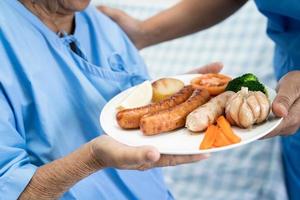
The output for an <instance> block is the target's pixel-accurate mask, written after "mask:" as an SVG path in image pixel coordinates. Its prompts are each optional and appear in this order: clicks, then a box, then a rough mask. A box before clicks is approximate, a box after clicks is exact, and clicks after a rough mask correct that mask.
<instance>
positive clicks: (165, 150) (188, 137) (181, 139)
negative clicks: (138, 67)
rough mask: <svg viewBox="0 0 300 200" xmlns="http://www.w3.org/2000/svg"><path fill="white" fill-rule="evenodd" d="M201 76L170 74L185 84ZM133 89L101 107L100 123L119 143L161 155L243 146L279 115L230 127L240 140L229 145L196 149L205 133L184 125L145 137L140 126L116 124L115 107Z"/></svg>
mask: <svg viewBox="0 0 300 200" xmlns="http://www.w3.org/2000/svg"><path fill="white" fill-rule="evenodd" d="M197 76H200V75H199V74H186V75H178V76H172V78H176V79H179V80H181V81H183V82H184V83H185V84H186V85H187V84H189V83H190V80H191V79H192V78H194V77H197ZM132 89H133V88H129V89H127V90H125V91H123V92H121V93H120V94H118V95H117V96H115V97H114V98H113V99H111V100H110V101H109V102H108V103H107V104H106V105H105V106H104V108H103V110H102V112H101V115H100V124H101V126H102V128H103V130H104V131H105V133H106V134H107V135H109V136H111V137H112V138H114V139H115V140H117V141H119V142H120V143H123V144H126V145H129V146H141V145H152V146H154V147H156V148H157V149H158V151H159V152H160V153H162V154H174V155H175V154H176V155H187V154H201V153H211V152H217V151H223V150H227V149H232V148H235V147H239V146H242V145H245V144H247V143H250V142H253V141H255V140H257V139H259V138H261V137H263V136H265V135H266V134H268V133H269V132H270V131H272V130H273V129H274V128H276V127H277V126H278V125H279V124H280V122H281V121H282V118H275V117H274V115H273V114H272V113H271V114H270V116H269V118H268V120H267V121H266V122H264V123H263V124H260V125H256V126H253V127H252V128H251V129H240V128H237V127H233V130H234V132H235V134H237V135H238V136H239V137H241V139H242V141H241V142H240V143H237V144H232V145H228V146H224V147H218V148H211V149H207V150H199V145H200V143H201V141H202V139H203V136H204V134H203V133H200V134H191V132H190V131H188V130H187V129H186V128H181V129H178V130H175V131H172V132H168V133H163V134H159V135H155V136H144V135H143V134H142V132H141V131H140V130H139V129H136V130H124V129H122V128H120V127H119V125H118V123H117V121H116V117H115V116H116V107H117V106H118V105H119V104H120V102H121V101H122V100H123V99H124V97H126V95H128V94H127V93H128V92H130V90H132ZM267 90H268V93H269V98H270V100H271V101H273V99H274V98H275V96H276V92H275V91H274V90H273V89H271V88H267Z"/></svg>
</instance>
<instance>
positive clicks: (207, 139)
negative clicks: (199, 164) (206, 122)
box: [199, 125, 218, 149]
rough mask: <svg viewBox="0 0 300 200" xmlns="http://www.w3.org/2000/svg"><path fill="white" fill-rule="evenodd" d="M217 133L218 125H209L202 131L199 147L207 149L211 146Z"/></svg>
mask: <svg viewBox="0 0 300 200" xmlns="http://www.w3.org/2000/svg"><path fill="white" fill-rule="evenodd" d="M217 134H218V127H216V126H215V125H210V126H209V127H208V128H207V130H206V131H205V133H204V138H203V140H202V142H201V144H200V147H199V149H209V148H211V147H212V146H213V144H214V142H215V140H216V137H217Z"/></svg>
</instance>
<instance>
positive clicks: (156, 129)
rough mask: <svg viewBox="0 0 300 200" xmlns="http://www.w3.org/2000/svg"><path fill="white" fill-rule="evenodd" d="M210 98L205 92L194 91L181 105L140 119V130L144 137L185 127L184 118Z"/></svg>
mask: <svg viewBox="0 0 300 200" xmlns="http://www.w3.org/2000/svg"><path fill="white" fill-rule="evenodd" d="M209 98H210V95H209V93H208V92H207V90H201V89H196V90H195V91H194V92H193V94H192V96H191V97H190V98H189V99H188V100H187V101H185V102H184V103H182V104H179V105H177V106H175V107H172V108H169V109H167V110H163V111H160V112H157V113H154V114H148V115H145V116H143V117H142V119H141V121H140V129H141V131H142V132H143V133H144V135H156V134H159V133H163V132H167V131H172V130H175V129H178V128H181V127H183V126H184V125H185V119H186V116H187V115H188V114H189V113H190V112H192V111H193V110H194V109H196V108H197V107H199V106H200V105H202V104H204V103H206V102H207V101H208V100H209Z"/></svg>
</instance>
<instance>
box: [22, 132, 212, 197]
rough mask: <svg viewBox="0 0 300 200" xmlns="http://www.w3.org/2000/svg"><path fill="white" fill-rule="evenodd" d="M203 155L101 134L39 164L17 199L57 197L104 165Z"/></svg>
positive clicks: (153, 163) (138, 165)
mask: <svg viewBox="0 0 300 200" xmlns="http://www.w3.org/2000/svg"><path fill="white" fill-rule="evenodd" d="M204 158H206V156H205V155H191V156H189V155H187V156H174V155H160V153H159V152H158V151H157V150H156V149H155V148H154V147H150V146H143V147H129V146H126V145H123V144H120V143H118V142H116V141H115V140H113V139H112V138H110V137H109V136H105V135H104V136H101V137H98V138H96V139H94V140H92V141H91V142H89V143H87V144H85V145H84V146H82V147H81V148H79V149H78V150H76V151H74V152H73V153H71V154H69V155H68V156H65V157H63V158H61V159H58V160H55V161H53V162H51V163H49V164H46V165H44V166H42V167H40V168H38V169H37V171H36V172H35V174H34V175H33V177H32V179H31V181H30V182H29V184H28V185H27V187H26V188H25V190H24V191H23V193H22V194H21V195H20V197H19V199H22V200H23V199H57V198H59V197H60V196H61V195H62V194H63V193H64V192H65V191H67V190H68V189H69V188H70V187H71V186H73V185H74V184H75V183H77V182H78V181H80V180H81V179H83V178H85V177H87V176H89V175H90V174H92V173H94V172H96V171H98V170H101V169H103V168H107V167H113V168H119V169H137V170H145V169H149V168H153V167H163V166H173V165H179V164H183V163H190V162H196V161H199V160H201V159H204ZM99 181H101V180H99Z"/></svg>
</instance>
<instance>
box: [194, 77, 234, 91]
mask: <svg viewBox="0 0 300 200" xmlns="http://www.w3.org/2000/svg"><path fill="white" fill-rule="evenodd" d="M230 80H231V78H230V77H228V76H225V75H223V74H212V73H210V74H203V75H201V76H200V77H196V78H194V79H193V80H192V81H191V85H192V86H193V87H194V88H197V89H206V90H207V91H208V92H209V94H210V95H218V94H220V93H222V92H224V90H225V88H226V86H227V84H228V82H229V81H230Z"/></svg>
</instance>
